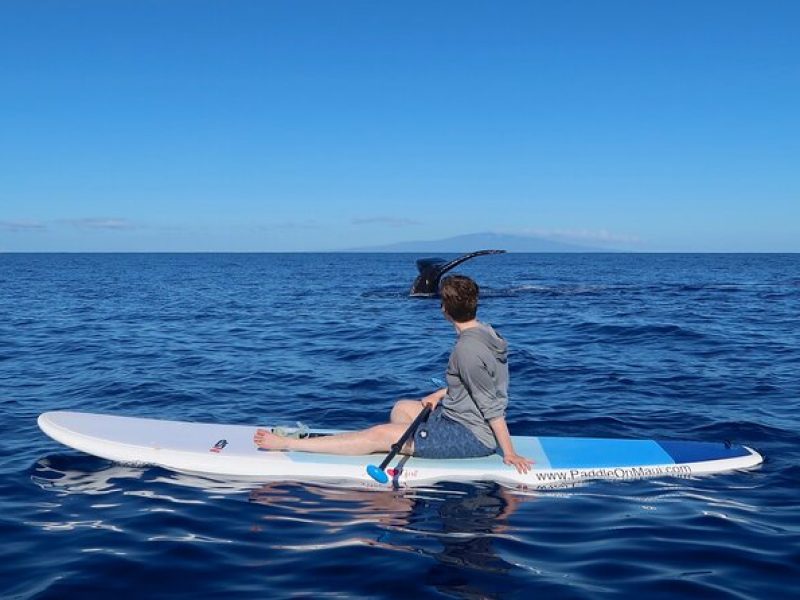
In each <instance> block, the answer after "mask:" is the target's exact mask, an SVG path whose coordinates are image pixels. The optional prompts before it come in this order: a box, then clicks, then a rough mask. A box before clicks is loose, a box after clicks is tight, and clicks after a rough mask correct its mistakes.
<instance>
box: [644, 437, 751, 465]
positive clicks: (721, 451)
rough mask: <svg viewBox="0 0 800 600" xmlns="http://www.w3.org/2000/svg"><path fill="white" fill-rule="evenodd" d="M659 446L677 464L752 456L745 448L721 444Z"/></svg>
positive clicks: (668, 444) (691, 443)
mask: <svg viewBox="0 0 800 600" xmlns="http://www.w3.org/2000/svg"><path fill="white" fill-rule="evenodd" d="M659 445H660V446H661V447H662V448H663V449H664V450H665V451H666V452H667V453H668V454H669V455H670V456H671V457H672V459H673V460H674V461H675V462H676V463H691V462H702V461H704V460H720V459H724V458H738V457H740V456H749V455H750V452H748V450H747V449H746V448H744V447H743V446H733V445H731V446H730V447H727V446H726V445H725V444H724V443H721V442H717V443H715V442H659Z"/></svg>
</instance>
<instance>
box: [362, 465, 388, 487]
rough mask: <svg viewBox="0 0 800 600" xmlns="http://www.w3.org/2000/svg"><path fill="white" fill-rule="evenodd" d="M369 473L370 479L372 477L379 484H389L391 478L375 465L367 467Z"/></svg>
mask: <svg viewBox="0 0 800 600" xmlns="http://www.w3.org/2000/svg"><path fill="white" fill-rule="evenodd" d="M367 473H368V474H369V476H370V477H372V478H373V479H374V480H375V481H377V482H378V483H388V482H389V476H388V475H387V474H386V473H385V472H384V470H383V469H379V468H378V467H376V466H375V465H369V466H368V467H367Z"/></svg>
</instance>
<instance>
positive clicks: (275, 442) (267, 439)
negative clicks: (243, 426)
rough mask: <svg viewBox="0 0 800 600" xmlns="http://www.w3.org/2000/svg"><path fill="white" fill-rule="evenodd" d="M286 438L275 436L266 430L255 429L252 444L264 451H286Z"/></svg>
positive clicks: (287, 445) (287, 444)
mask: <svg viewBox="0 0 800 600" xmlns="http://www.w3.org/2000/svg"><path fill="white" fill-rule="evenodd" d="M288 442H289V440H288V439H287V438H284V437H281V436H279V435H275V434H274V433H272V432H271V431H269V430H268V429H256V433H255V435H254V436H253V443H254V444H255V445H256V446H258V447H259V448H263V449H264V450H286V448H288V447H289V443H288Z"/></svg>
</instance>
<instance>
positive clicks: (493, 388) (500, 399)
mask: <svg viewBox="0 0 800 600" xmlns="http://www.w3.org/2000/svg"><path fill="white" fill-rule="evenodd" d="M506 406H508V344H507V343H506V341H505V340H504V339H503V338H502V337H501V336H500V334H499V333H497V332H496V331H495V330H494V329H492V327H491V326H490V325H486V324H484V323H480V324H479V325H478V326H477V327H472V328H470V329H466V330H464V331H463V332H462V333H461V334H460V335H459V336H458V340H457V341H456V345H455V348H453V352H452V354H450V362H449V363H448V365H447V394H446V395H445V397H444V398H443V400H442V410H443V411H444V415H445V416H446V417H447V418H449V419H452V420H453V421H456V422H458V423H461V424H462V425H464V426H466V427H467V428H468V429H469V430H470V431H472V432H473V433H474V434H475V437H477V438H478V440H480V442H481V443H482V444H483V445H484V446H486V447H487V448H495V447H496V446H497V440H496V439H495V437H494V432H493V431H492V428H491V427H490V426H489V421H491V420H492V419H496V418H497V417H503V416H505V414H506Z"/></svg>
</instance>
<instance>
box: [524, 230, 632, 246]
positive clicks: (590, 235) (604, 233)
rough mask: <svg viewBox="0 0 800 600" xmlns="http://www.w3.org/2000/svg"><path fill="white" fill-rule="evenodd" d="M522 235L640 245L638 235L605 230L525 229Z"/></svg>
mask: <svg viewBox="0 0 800 600" xmlns="http://www.w3.org/2000/svg"><path fill="white" fill-rule="evenodd" d="M520 233H521V234H522V235H531V236H536V237H543V238H548V239H554V240H561V241H570V242H592V243H601V244H641V243H642V239H641V238H640V237H639V236H638V235H627V234H620V233H613V232H611V231H608V230H607V229H595V230H592V229H525V230H523V231H521V232H520Z"/></svg>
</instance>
